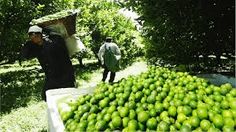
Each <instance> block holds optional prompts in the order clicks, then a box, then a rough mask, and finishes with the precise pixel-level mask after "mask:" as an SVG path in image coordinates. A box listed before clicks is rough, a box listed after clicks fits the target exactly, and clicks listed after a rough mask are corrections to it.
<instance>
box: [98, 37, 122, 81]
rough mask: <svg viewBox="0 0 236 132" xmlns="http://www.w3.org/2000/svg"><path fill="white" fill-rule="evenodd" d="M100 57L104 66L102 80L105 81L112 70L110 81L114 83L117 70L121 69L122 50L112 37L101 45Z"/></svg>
mask: <svg viewBox="0 0 236 132" xmlns="http://www.w3.org/2000/svg"><path fill="white" fill-rule="evenodd" d="M98 57H99V59H100V61H101V64H102V66H103V67H104V72H103V78H102V81H103V82H105V80H106V78H107V74H108V72H111V73H110V80H109V82H110V83H112V82H113V81H114V79H115V75H116V71H117V70H118V69H119V60H120V58H121V52H120V49H119V47H118V46H117V44H115V43H113V42H112V38H111V37H107V38H106V41H105V43H104V44H103V45H102V46H101V47H100V49H99V52H98Z"/></svg>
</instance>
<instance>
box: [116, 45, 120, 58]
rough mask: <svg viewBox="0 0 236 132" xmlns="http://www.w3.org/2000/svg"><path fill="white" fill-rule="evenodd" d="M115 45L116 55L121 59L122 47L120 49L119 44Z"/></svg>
mask: <svg viewBox="0 0 236 132" xmlns="http://www.w3.org/2000/svg"><path fill="white" fill-rule="evenodd" d="M115 47H116V50H115V51H116V52H115V55H116V59H117V60H120V58H121V52H120V49H119V47H118V46H117V45H115Z"/></svg>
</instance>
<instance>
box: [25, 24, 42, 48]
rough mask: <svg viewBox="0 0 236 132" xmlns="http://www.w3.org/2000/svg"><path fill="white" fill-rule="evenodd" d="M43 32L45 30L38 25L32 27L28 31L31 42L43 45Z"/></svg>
mask: <svg viewBox="0 0 236 132" xmlns="http://www.w3.org/2000/svg"><path fill="white" fill-rule="evenodd" d="M42 31H43V29H42V28H41V27H39V26H37V25H34V26H31V27H30V28H29V30H28V35H29V38H30V39H31V41H32V42H33V43H35V44H38V45H41V44H42Z"/></svg>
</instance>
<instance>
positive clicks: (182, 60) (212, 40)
mask: <svg viewBox="0 0 236 132" xmlns="http://www.w3.org/2000/svg"><path fill="white" fill-rule="evenodd" d="M126 6H127V7H130V8H131V9H133V10H135V11H136V12H138V13H139V14H140V18H139V20H140V22H142V23H143V35H144V36H145V38H146V53H147V54H146V55H147V58H149V59H150V60H153V62H156V60H157V59H158V58H162V59H164V60H166V61H170V62H173V63H175V64H195V63H199V61H202V60H201V59H200V58H199V56H201V55H202V56H203V57H204V58H205V59H204V60H205V61H204V62H203V63H204V65H206V64H207V63H206V62H208V61H209V60H210V58H208V55H215V56H216V61H218V62H217V63H221V62H220V56H221V55H226V56H227V57H229V59H230V58H231V59H232V56H233V55H234V54H235V45H234V44H235V40H234V39H235V33H234V30H235V26H234V10H235V7H234V2H233V1H204V0H198V1H194V0H168V1H163V0H132V1H127V2H126ZM233 59H234V58H233ZM228 62H229V61H228ZM228 62H227V63H228ZM222 63H224V62H222ZM215 66H216V65H215Z"/></svg>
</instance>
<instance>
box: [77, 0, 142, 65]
mask: <svg viewBox="0 0 236 132" xmlns="http://www.w3.org/2000/svg"><path fill="white" fill-rule="evenodd" d="M74 6H75V7H76V8H79V9H80V10H81V13H80V15H79V16H78V19H77V34H78V35H79V37H80V38H81V40H82V41H83V43H84V44H85V45H86V46H87V47H88V48H89V49H91V51H92V53H93V56H94V55H95V57H97V53H98V51H99V48H100V46H101V45H102V44H103V42H104V41H105V38H106V37H107V36H111V37H112V38H113V40H114V42H115V43H117V44H118V46H119V47H120V49H121V55H122V58H121V66H123V67H125V66H127V65H128V64H131V63H132V62H133V61H134V60H135V58H136V57H137V56H139V55H140V54H142V49H141V47H140V45H141V44H140V43H141V41H140V40H141V36H140V34H139V32H138V31H137V29H136V28H135V25H134V24H133V22H132V21H131V20H129V19H127V18H126V17H124V16H123V15H122V14H121V13H119V9H120V8H121V7H120V6H119V5H118V4H117V3H114V2H107V1H106V0H77V1H76V2H75V4H74Z"/></svg>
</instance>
